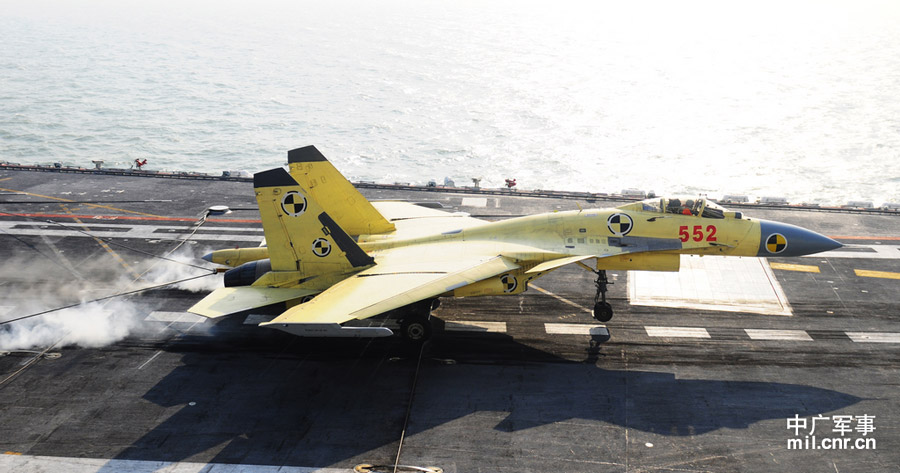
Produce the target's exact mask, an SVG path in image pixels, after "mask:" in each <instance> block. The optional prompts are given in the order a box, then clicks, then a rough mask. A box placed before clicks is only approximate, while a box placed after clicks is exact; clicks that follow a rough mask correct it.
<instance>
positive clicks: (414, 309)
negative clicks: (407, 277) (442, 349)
mask: <svg viewBox="0 0 900 473" xmlns="http://www.w3.org/2000/svg"><path fill="white" fill-rule="evenodd" d="M440 305H441V301H440V299H426V300H424V301H419V302H416V303H415V304H410V305H408V306H406V307H404V308H403V309H404V310H403V315H402V316H401V318H400V336H401V337H403V339H404V340H405V341H407V342H410V343H415V344H421V343H425V342H426V341H427V340H428V339H430V338H431V334H432V332H433V331H434V329H433V328H432V323H431V311H432V310H435V309H437V308H438V307H440Z"/></svg>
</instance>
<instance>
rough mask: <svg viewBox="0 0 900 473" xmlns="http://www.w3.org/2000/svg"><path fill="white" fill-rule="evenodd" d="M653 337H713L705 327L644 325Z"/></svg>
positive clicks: (648, 333)
mask: <svg viewBox="0 0 900 473" xmlns="http://www.w3.org/2000/svg"><path fill="white" fill-rule="evenodd" d="M644 330H646V331H647V335H648V336H651V337H667V338H711V337H710V336H709V332H707V331H706V329H705V328H703V327H649V326H647V327H644Z"/></svg>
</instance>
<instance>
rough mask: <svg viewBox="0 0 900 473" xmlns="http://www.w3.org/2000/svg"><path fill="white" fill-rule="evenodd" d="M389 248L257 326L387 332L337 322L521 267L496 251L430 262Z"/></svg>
mask: <svg viewBox="0 0 900 473" xmlns="http://www.w3.org/2000/svg"><path fill="white" fill-rule="evenodd" d="M393 253H396V254H389V255H387V256H382V258H380V259H381V261H380V262H379V264H377V265H375V266H374V267H371V268H369V269H366V270H365V271H362V272H360V273H357V274H355V275H353V276H350V277H349V278H347V279H345V280H343V281H341V282H339V283H337V284H335V285H334V286H332V287H330V288H328V289H327V290H325V291H324V292H322V293H321V294H319V295H318V296H316V297H315V298H314V299H313V300H311V301H309V302H307V303H305V304H300V305H298V306H295V307H292V308H291V309H288V310H287V311H286V312H284V313H283V314H281V315H280V316H278V317H277V318H275V319H274V320H272V321H271V322H267V323H263V324H260V325H266V326H270V327H272V328H278V329H281V330H284V331H286V332H290V333H293V334H296V335H313V336H323V335H325V336H379V335H390V334H391V332H390V330H388V329H386V328H384V329H382V330H381V331H378V332H377V333H376V332H372V333H368V334H365V335H363V333H362V330H360V329H359V328H353V327H339V324H342V323H344V322H348V321H350V320H354V319H365V318H368V317H372V316H375V315H378V314H381V313H384V312H387V311H389V310H391V309H396V308H398V307H403V306H405V305H408V304H412V303H414V302H418V301H420V300H423V299H428V298H431V297H435V296H438V295H440V294H443V293H445V292H448V291H452V290H453V289H456V288H459V287H462V286H465V285H467V284H471V283H474V282H476V281H480V280H482V279H485V278H489V277H492V276H496V275H498V274H501V273H504V272H506V271H511V270H514V269H517V268H518V267H519V266H518V265H517V264H515V263H513V262H512V261H511V260H509V259H507V258H504V257H502V256H497V255H494V256H470V257H466V258H459V259H450V258H446V259H442V260H441V261H434V260H428V259H418V258H417V259H413V260H411V259H409V256H410V255H406V254H404V253H405V252H404V251H403V249H398V250H395V251H394V252H393ZM375 330H377V328H376V329H375Z"/></svg>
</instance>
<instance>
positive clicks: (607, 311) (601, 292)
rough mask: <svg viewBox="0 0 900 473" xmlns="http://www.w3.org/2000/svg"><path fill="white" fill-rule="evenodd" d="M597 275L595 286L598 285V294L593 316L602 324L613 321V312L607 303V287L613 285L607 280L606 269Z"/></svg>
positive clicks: (595, 299) (595, 297) (592, 312)
mask: <svg viewBox="0 0 900 473" xmlns="http://www.w3.org/2000/svg"><path fill="white" fill-rule="evenodd" d="M596 273H597V281H595V284H596V285H597V293H596V294H594V310H592V311H591V314H592V315H593V316H594V318H595V319H597V320H598V321H600V322H609V320H610V319H612V316H613V310H612V306H611V305H610V304H609V302H606V291H607V286H608V285H610V284H612V283H611V282H609V279H606V270H605V269H601V270H599V271H596Z"/></svg>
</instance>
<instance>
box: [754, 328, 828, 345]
mask: <svg viewBox="0 0 900 473" xmlns="http://www.w3.org/2000/svg"><path fill="white" fill-rule="evenodd" d="M744 332H746V333H747V336H748V337H750V339H751V340H793V341H803V342H811V341H812V337H810V336H809V334H808V333H806V331H804V330H769V329H756V328H745V329H744Z"/></svg>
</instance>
